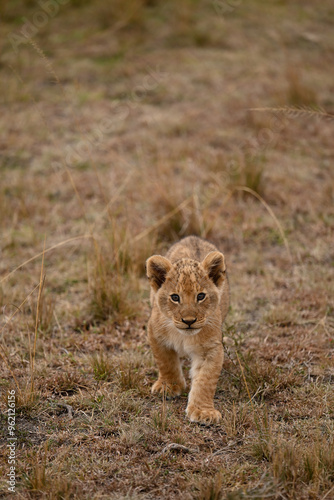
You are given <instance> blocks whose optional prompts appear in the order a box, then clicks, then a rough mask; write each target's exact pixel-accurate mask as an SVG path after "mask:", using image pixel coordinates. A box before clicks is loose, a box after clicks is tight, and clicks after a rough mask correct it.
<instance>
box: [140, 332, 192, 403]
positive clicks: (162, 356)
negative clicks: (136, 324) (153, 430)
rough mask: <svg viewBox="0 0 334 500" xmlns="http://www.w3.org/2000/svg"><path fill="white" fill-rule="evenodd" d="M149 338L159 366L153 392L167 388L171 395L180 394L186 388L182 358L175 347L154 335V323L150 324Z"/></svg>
mask: <svg viewBox="0 0 334 500" xmlns="http://www.w3.org/2000/svg"><path fill="white" fill-rule="evenodd" d="M148 339H149V342H150V345H151V348H152V352H153V356H154V359H155V361H156V363H157V365H158V368H159V378H158V380H157V381H156V382H155V383H154V384H153V386H152V393H154V392H162V391H163V390H167V393H169V394H170V395H171V396H179V395H180V394H181V393H182V391H183V390H184V389H185V388H186V381H185V379H184V376H183V373H182V367H181V362H180V358H179V356H178V354H177V352H176V351H174V349H168V348H167V347H166V346H164V345H163V344H162V343H161V342H160V341H159V339H156V338H155V336H154V332H153V328H152V325H151V324H150V322H149V324H148Z"/></svg>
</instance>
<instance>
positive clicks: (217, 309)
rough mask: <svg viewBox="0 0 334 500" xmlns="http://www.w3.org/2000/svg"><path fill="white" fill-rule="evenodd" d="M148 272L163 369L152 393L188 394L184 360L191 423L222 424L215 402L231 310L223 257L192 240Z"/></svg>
mask: <svg viewBox="0 0 334 500" xmlns="http://www.w3.org/2000/svg"><path fill="white" fill-rule="evenodd" d="M146 269H147V276H148V278H149V281H150V284H151V305H152V313H151V317H150V319H149V323H148V338H149V342H150V345H151V348H152V351H153V355H154V358H155V360H156V363H157V365H158V368H159V378H158V380H157V381H156V382H155V384H154V385H153V387H152V392H157V391H162V390H163V388H167V391H168V392H169V393H170V394H171V395H180V394H181V392H182V391H183V390H184V389H185V388H186V382H185V379H184V376H183V373H182V367H181V362H180V357H182V356H188V357H190V359H191V372H190V374H191V380H192V382H191V390H190V393H189V398H188V405H187V409H186V413H187V415H188V417H189V418H190V420H191V421H193V422H203V423H212V422H219V420H220V419H221V413H220V412H219V411H218V410H216V409H215V408H214V404H213V398H214V394H215V391H216V386H217V381H218V378H219V375H220V372H221V369H222V365H223V360H224V351H223V346H222V323H223V321H224V319H225V316H226V314H227V310H228V306H229V286H228V278H227V273H226V266H225V259H224V256H223V254H222V253H220V252H219V251H218V250H217V249H216V247H215V246H214V245H212V244H211V243H209V242H208V241H205V240H202V239H201V238H198V237H196V236H189V237H187V238H184V239H183V240H181V241H179V242H178V243H176V244H175V245H173V246H172V247H171V248H170V250H169V251H168V253H167V254H166V256H165V257H162V256H160V255H154V256H152V257H150V258H149V259H148V260H147V263H146ZM200 294H205V297H204V299H202V297H203V295H200ZM177 297H178V298H179V299H178V300H177V301H175V300H173V298H174V299H175V298H177Z"/></svg>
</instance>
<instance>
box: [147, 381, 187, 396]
mask: <svg viewBox="0 0 334 500" xmlns="http://www.w3.org/2000/svg"><path fill="white" fill-rule="evenodd" d="M185 388H186V384H185V383H183V382H167V381H166V380H161V379H160V378H159V379H158V380H157V381H156V382H155V383H154V384H153V385H152V389H151V392H152V394H154V393H155V392H160V393H161V394H162V393H163V391H166V394H167V395H169V396H172V397H174V396H180V394H181V393H182V391H183V390H184V389H185Z"/></svg>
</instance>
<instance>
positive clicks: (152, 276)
mask: <svg viewBox="0 0 334 500" xmlns="http://www.w3.org/2000/svg"><path fill="white" fill-rule="evenodd" d="M171 268H172V263H171V262H170V261H169V260H168V259H166V257H162V256H161V255H153V256H152V257H150V258H149V259H147V261H146V274H147V277H148V279H149V281H150V284H151V287H152V288H153V289H154V290H155V291H156V292H157V291H158V290H159V288H160V287H161V285H162V284H163V283H164V282H165V280H166V275H167V273H168V271H170V269H171Z"/></svg>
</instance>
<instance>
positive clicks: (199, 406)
mask: <svg viewBox="0 0 334 500" xmlns="http://www.w3.org/2000/svg"><path fill="white" fill-rule="evenodd" d="M204 352H205V350H204ZM223 361H224V350H223V346H222V344H221V343H220V342H217V344H216V345H215V346H213V347H211V348H210V349H209V350H207V351H206V352H205V354H204V355H203V354H198V353H197V354H194V355H193V356H192V367H191V378H192V384H191V390H190V393H189V399H188V406H187V409H186V413H187V415H188V417H189V419H190V420H191V421H192V422H200V423H206V424H210V423H218V422H219V421H220V419H221V418H222V417H221V413H220V412H219V411H218V410H216V409H215V407H214V404H213V398H214V395H215V392H216V387H217V382H218V378H219V375H220V372H221V369H222V366H223Z"/></svg>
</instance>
